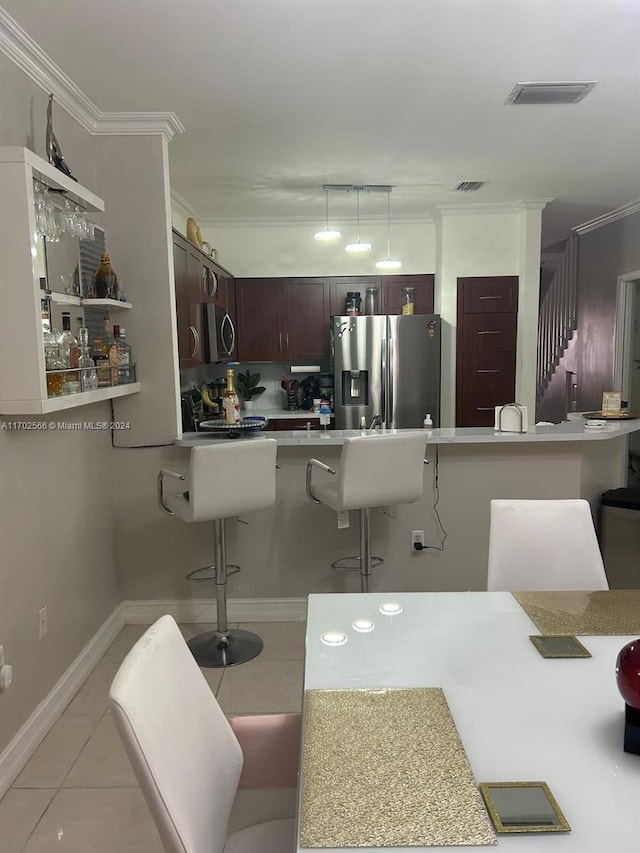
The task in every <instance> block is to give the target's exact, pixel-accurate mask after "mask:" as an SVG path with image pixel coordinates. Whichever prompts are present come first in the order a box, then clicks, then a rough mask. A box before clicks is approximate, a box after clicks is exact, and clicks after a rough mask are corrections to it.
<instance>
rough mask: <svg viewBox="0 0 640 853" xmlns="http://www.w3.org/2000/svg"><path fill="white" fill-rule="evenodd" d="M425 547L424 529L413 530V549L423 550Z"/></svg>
mask: <svg viewBox="0 0 640 853" xmlns="http://www.w3.org/2000/svg"><path fill="white" fill-rule="evenodd" d="M423 549H424V530H412V531H411V550H412V551H422V550H423Z"/></svg>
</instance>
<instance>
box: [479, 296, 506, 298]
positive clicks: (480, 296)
mask: <svg viewBox="0 0 640 853" xmlns="http://www.w3.org/2000/svg"><path fill="white" fill-rule="evenodd" d="M478 298H479V299H502V296H480V297H478Z"/></svg>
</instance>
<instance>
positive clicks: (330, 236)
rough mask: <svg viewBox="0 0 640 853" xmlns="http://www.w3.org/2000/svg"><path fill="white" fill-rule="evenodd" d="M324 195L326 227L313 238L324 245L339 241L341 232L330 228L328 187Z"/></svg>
mask: <svg viewBox="0 0 640 853" xmlns="http://www.w3.org/2000/svg"><path fill="white" fill-rule="evenodd" d="M324 195H325V208H326V220H325V221H326V225H325V227H324V228H323V229H322V231H316V233H315V234H314V235H313V236H314V237H315V238H316V240H321V241H322V242H323V243H328V242H330V241H331V240H339V239H340V232H339V231H337V230H336V229H335V228H330V227H329V190H328V189H327V188H326V187H325V188H324Z"/></svg>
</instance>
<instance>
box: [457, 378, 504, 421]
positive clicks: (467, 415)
mask: <svg viewBox="0 0 640 853" xmlns="http://www.w3.org/2000/svg"><path fill="white" fill-rule="evenodd" d="M506 403H513V388H496V389H493V390H486V391H464V392H463V393H462V399H461V411H460V412H459V413H458V420H460V421H461V423H459V424H458V426H485V427H492V426H493V425H494V423H495V412H496V406H504V405H505V404H506Z"/></svg>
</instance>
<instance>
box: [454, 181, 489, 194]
mask: <svg viewBox="0 0 640 853" xmlns="http://www.w3.org/2000/svg"><path fill="white" fill-rule="evenodd" d="M485 184H486V181H460V183H459V184H456V190H457V191H458V192H461V193H474V192H475V191H476V190H479V189H480V187H483V186H484V185H485Z"/></svg>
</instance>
